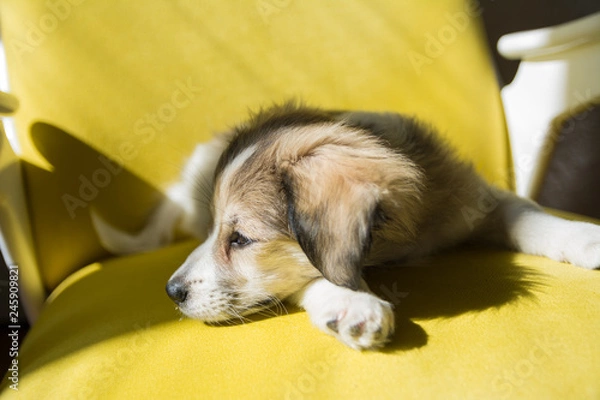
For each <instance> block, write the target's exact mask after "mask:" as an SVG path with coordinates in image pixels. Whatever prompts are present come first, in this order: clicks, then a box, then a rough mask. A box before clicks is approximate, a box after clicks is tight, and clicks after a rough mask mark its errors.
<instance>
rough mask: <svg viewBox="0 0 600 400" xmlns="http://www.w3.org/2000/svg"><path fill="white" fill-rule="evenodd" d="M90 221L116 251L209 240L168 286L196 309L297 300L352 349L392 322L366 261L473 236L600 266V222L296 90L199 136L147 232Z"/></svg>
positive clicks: (246, 309)
mask: <svg viewBox="0 0 600 400" xmlns="http://www.w3.org/2000/svg"><path fill="white" fill-rule="evenodd" d="M203 184H206V185H205V186H208V187H209V188H210V190H211V192H210V195H209V197H210V199H211V200H210V212H209V211H208V210H207V208H206V204H205V202H203V201H202V200H201V199H200V197H201V196H200V192H199V190H198V187H199V185H203ZM482 193H486V194H488V195H489V198H488V199H487V200H489V204H491V205H492V206H491V207H490V206H486V207H485V211H486V212H484V211H482V210H481V209H482V207H481V206H480V205H481V201H482V199H481V196H482ZM93 221H94V224H95V226H96V229H97V230H98V233H99V236H100V238H101V240H102V242H103V244H104V245H105V247H106V248H107V249H109V250H111V251H113V252H115V253H129V252H134V251H143V250H148V249H151V248H155V247H158V246H161V245H164V244H166V243H168V242H170V241H171V240H172V237H173V232H174V230H175V229H176V228H179V229H181V230H183V231H185V232H187V233H188V234H190V235H192V236H195V237H198V238H200V239H202V240H204V239H205V240H204V241H203V243H202V244H201V245H200V246H199V247H198V248H196V249H195V250H194V251H193V252H192V253H191V254H190V255H189V257H188V258H187V260H186V261H185V262H184V263H183V265H182V266H181V267H180V268H179V269H178V270H177V271H176V272H175V273H174V274H173V276H172V277H171V278H170V280H169V281H168V283H167V288H166V289H167V293H168V295H169V297H170V298H171V299H172V300H173V301H174V302H175V303H176V304H177V306H178V307H179V309H180V310H181V312H182V313H183V314H185V315H186V316H188V317H190V318H196V319H200V320H203V321H207V322H218V321H226V320H231V319H238V318H240V319H242V318H243V317H244V316H246V315H248V314H251V313H254V312H256V311H259V310H263V309H265V308H268V307H271V306H273V305H274V304H276V303H278V302H280V301H282V300H287V301H290V302H292V303H295V304H298V305H300V306H301V307H303V308H304V309H305V310H306V311H307V312H308V314H309V316H310V318H311V320H312V322H313V323H314V325H316V326H317V327H318V328H319V329H321V330H322V331H324V332H325V333H328V334H330V335H333V336H335V337H337V338H338V339H339V340H341V341H342V342H343V343H345V344H346V345H348V346H350V347H352V348H354V349H372V348H377V347H380V346H382V345H384V344H385V343H386V341H387V340H388V339H389V337H390V335H392V333H393V331H394V314H393V312H392V306H391V305H390V304H389V303H388V302H386V301H384V300H382V299H380V298H378V297H377V296H375V295H374V294H372V293H371V292H370V291H369V289H368V287H367V285H366V284H365V282H364V281H363V280H362V279H361V270H362V269H363V268H364V267H366V266H371V265H377V264H383V263H390V262H395V263H398V262H401V261H404V260H407V259H412V258H416V257H421V256H424V255H427V254H431V253H434V252H437V251H439V250H442V249H444V248H448V247H451V246H454V245H457V244H459V243H461V242H465V241H473V240H475V241H483V242H489V243H494V244H496V245H502V246H505V247H506V248H510V249H514V250H517V251H521V252H525V253H529V254H535V255H542V256H546V257H549V258H552V259H554V260H558V261H566V262H570V263H572V264H575V265H578V266H581V267H584V268H588V269H592V268H596V267H598V266H599V265H600V226H596V225H593V224H589V223H583V222H572V221H567V220H563V219H560V218H558V217H554V216H551V215H548V214H546V213H545V212H544V211H542V209H540V207H539V206H537V205H536V204H534V203H533V202H531V201H529V200H525V199H522V198H519V197H516V196H515V195H513V194H512V193H509V192H507V191H502V190H500V189H497V188H495V187H492V186H490V185H488V184H486V183H485V182H484V181H483V179H482V178H481V177H480V176H479V175H477V173H476V172H475V171H474V169H473V168H472V167H471V166H470V165H469V164H467V163H465V162H463V161H461V160H459V159H458V157H457V156H456V155H455V153H454V152H453V151H452V150H451V149H450V147H449V146H448V145H447V144H445V143H443V141H442V140H441V139H440V138H438V137H437V136H436V134H435V133H434V131H433V130H432V129H431V128H430V127H428V126H427V125H424V124H423V123H421V122H419V121H417V120H415V119H413V118H408V117H405V116H402V115H398V114H392V113H382V114H378V113H367V112H342V111H325V110H320V109H315V108H308V107H304V106H299V105H297V104H295V103H287V104H284V105H281V106H275V107H272V108H270V109H267V110H264V111H261V112H259V113H257V114H256V115H253V116H252V117H251V118H250V120H249V121H248V122H247V123H245V124H242V125H240V126H238V127H236V128H234V129H233V130H232V131H231V132H229V133H227V134H224V135H221V136H219V137H217V138H216V139H214V140H213V141H212V142H210V143H208V144H205V145H201V146H198V148H197V149H196V150H195V152H194V154H193V155H192V157H191V159H190V161H189V162H188V164H187V166H186V167H185V170H184V172H183V180H182V181H181V182H180V183H178V184H176V185H174V186H173V187H172V188H171V189H170V190H169V192H168V200H167V201H166V202H164V203H163V204H161V205H160V206H159V207H158V208H157V210H156V211H155V213H154V214H153V215H152V217H151V218H150V220H149V222H148V224H147V226H146V227H145V228H144V229H143V230H142V231H141V232H140V233H138V234H137V235H128V234H126V233H123V232H119V231H117V230H116V229H114V228H112V227H110V226H109V225H107V224H106V223H105V222H103V221H102V220H101V219H100V218H98V217H97V216H93Z"/></svg>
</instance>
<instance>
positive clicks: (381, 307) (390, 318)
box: [311, 289, 394, 350]
mask: <svg viewBox="0 0 600 400" xmlns="http://www.w3.org/2000/svg"><path fill="white" fill-rule="evenodd" d="M330 300H332V301H330V302H328V303H326V304H323V305H322V308H321V309H320V310H319V312H317V313H316V314H313V315H311V318H312V320H313V323H314V324H315V325H316V326H317V327H319V328H320V329H321V330H323V331H325V332H326V333H328V334H330V335H333V336H335V337H337V338H338V339H339V340H341V341H342V342H343V343H345V344H346V345H348V346H350V347H352V348H353V349H357V350H362V349H374V348H378V347H382V346H383V345H384V344H385V343H386V342H387V341H388V340H389V338H390V336H391V335H392V334H393V333H394V313H393V311H392V305H391V304H390V303H388V302H386V301H383V300H381V299H379V298H377V297H376V296H374V295H372V294H370V293H365V292H354V291H352V290H349V289H345V292H344V293H342V294H341V295H340V296H336V298H333V299H330Z"/></svg>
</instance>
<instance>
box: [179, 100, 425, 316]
mask: <svg viewBox="0 0 600 400" xmlns="http://www.w3.org/2000/svg"><path fill="white" fill-rule="evenodd" d="M417 177H418V171H417V170H416V168H415V167H414V166H413V165H412V164H411V163H410V162H408V161H407V160H405V159H404V158H403V157H402V156H401V155H399V154H397V153H395V152H393V151H391V150H390V149H388V148H386V146H384V145H383V144H382V143H381V142H380V141H379V140H378V139H377V138H375V137H373V136H372V135H369V134H367V133H366V132H364V131H363V130H361V129H359V128H356V127H351V126H347V125H345V124H344V123H343V122H340V121H339V120H338V119H337V118H336V114H333V113H326V112H322V111H319V110H313V109H305V108H297V107H295V106H293V105H286V106H283V107H277V108H274V109H271V110H269V111H267V112H263V113H260V114H258V115H257V116H255V117H254V118H253V119H252V120H251V121H250V123H248V124H247V125H243V126H241V127H239V128H237V132H236V135H235V136H234V138H233V139H232V141H231V143H230V144H229V146H228V148H227V149H226V150H225V152H224V153H223V154H222V156H221V159H220V161H219V163H218V165H217V168H216V171H215V187H214V194H213V199H212V214H213V225H212V228H211V231H210V233H209V236H208V239H207V240H206V241H205V242H204V243H203V244H202V245H201V246H199V247H198V248H197V249H196V250H195V251H194V252H193V253H192V254H191V255H190V256H189V257H188V259H187V260H186V261H185V263H184V264H183V265H182V266H181V267H180V268H179V269H178V270H177V271H176V272H175V274H174V275H173V276H172V277H171V279H170V280H169V283H168V284H167V292H168V294H169V296H170V297H171V298H172V299H173V300H174V301H175V302H176V303H177V304H178V305H179V308H180V310H181V311H182V312H183V313H184V314H185V315H187V316H189V317H192V318H197V319H201V320H204V321H221V320H228V319H232V318H238V317H240V316H243V315H247V314H250V313H252V312H255V311H258V310H260V309H262V308H265V307H268V306H269V305H271V304H272V303H273V302H275V301H278V300H282V299H285V298H286V297H288V296H290V295H291V294H293V293H295V292H297V291H299V290H301V289H302V288H303V287H304V286H306V285H307V284H308V283H309V282H311V281H312V280H314V279H317V278H319V277H323V276H324V277H325V278H327V279H329V280H330V281H332V282H333V283H335V284H338V285H342V286H346V287H349V288H352V289H358V288H359V285H360V278H361V272H360V270H361V266H362V263H363V260H364V257H365V255H366V253H367V252H368V251H369V248H370V244H371V241H372V239H373V235H375V234H377V233H378V232H380V231H382V230H383V229H384V225H388V224H389V222H390V220H391V219H390V218H393V219H394V220H395V223H393V224H390V225H389V226H390V227H394V229H395V230H397V231H404V232H405V233H407V234H409V233H410V231H411V230H412V229H413V228H414V227H413V226H412V225H411V222H410V220H409V219H407V218H396V217H397V215H396V214H395V213H396V210H397V208H398V207H397V205H398V204H397V202H398V198H397V197H398V195H399V194H401V193H402V194H406V193H410V195H406V196H404V197H405V198H406V202H410V201H417V200H416V198H417V197H418V196H415V195H414V194H415V193H416V192H417V189H416V184H415V181H416V180H417ZM411 199H412V200H411Z"/></svg>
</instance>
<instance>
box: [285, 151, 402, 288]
mask: <svg viewBox="0 0 600 400" xmlns="http://www.w3.org/2000/svg"><path fill="white" fill-rule="evenodd" d="M364 151H368V149H359V150H358V152H364ZM355 153H356V152H355V151H353V149H352V148H350V147H348V146H336V145H325V146H321V147H319V148H318V149H313V150H312V151H311V152H310V154H309V155H306V156H304V157H300V158H298V159H297V160H296V161H286V162H284V163H283V166H282V179H283V187H284V191H285V193H286V196H287V202H288V204H287V207H288V220H289V226H290V228H291V231H292V233H293V234H294V235H295V237H296V239H297V240H298V243H299V244H300V246H301V247H302V250H303V251H304V253H305V254H306V255H307V257H308V259H309V260H310V262H311V263H312V264H313V265H314V266H315V267H316V268H317V269H319V271H321V273H322V274H323V276H324V277H325V278H326V279H328V280H329V281H331V282H333V283H334V284H336V285H339V286H345V287H348V288H350V289H353V290H357V289H359V287H360V282H361V267H362V263H363V261H364V258H365V255H366V254H367V252H368V250H369V247H370V244H371V235H372V230H373V227H374V224H376V223H377V222H378V219H380V218H381V212H380V211H381V209H380V201H381V199H382V193H383V192H384V191H385V188H383V187H382V185H385V183H383V182H382V181H381V179H379V181H378V178H377V176H378V174H379V172H378V171H375V170H373V168H376V169H379V168H381V167H383V168H390V165H389V164H388V163H386V162H385V160H382V159H378V158H379V157H377V154H370V155H371V156H373V157H372V159H369V158H367V159H365V158H364V157H361V156H364V154H362V155H361V154H355ZM374 159H378V161H379V162H380V163H381V162H382V165H377V164H378V163H377V162H373V160H374Z"/></svg>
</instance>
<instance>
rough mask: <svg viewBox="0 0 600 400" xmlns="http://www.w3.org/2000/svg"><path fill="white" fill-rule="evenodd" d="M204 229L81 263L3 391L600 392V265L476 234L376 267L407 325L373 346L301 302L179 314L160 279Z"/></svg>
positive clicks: (186, 394) (167, 394)
mask: <svg viewBox="0 0 600 400" xmlns="http://www.w3.org/2000/svg"><path fill="white" fill-rule="evenodd" d="M194 245H195V243H191V242H188V243H182V244H179V245H175V246H172V247H169V248H165V249H161V250H158V251H156V252H152V253H148V254H142V255H135V256H130V257H123V258H118V259H113V260H110V261H106V262H99V263H95V264H92V265H90V266H88V267H86V268H84V269H83V270H81V271H79V272H78V273H76V274H75V275H73V276H71V277H70V278H69V279H68V280H67V281H66V282H64V283H63V284H62V285H61V286H59V287H58V288H57V289H56V291H55V292H54V293H53V294H52V296H51V297H50V299H49V301H48V304H47V306H46V308H45V310H44V312H43V313H42V316H41V318H40V320H39V321H38V323H37V324H36V325H35V326H34V328H33V330H32V331H31V332H30V334H29V336H28V337H27V338H26V340H25V343H24V344H23V346H22V348H21V357H20V359H19V368H20V369H19V378H20V380H19V392H13V391H12V390H11V389H10V388H7V387H6V386H5V388H4V391H3V392H2V394H1V395H0V398H2V399H3V400H4V399H13V398H14V399H38V398H55V399H78V398H84V399H87V398H98V399H106V398H115V399H117V398H118V399H143V398H156V399H158V398H165V399H167V398H201V399H242V398H256V399H286V398H290V399H303V398H322V399H331V398H344V399H346V398H347V399H370V398H389V399H392V398H394V399H397V398H414V399H417V398H418V399H422V398H454V399H504V398H522V399H567V398H570V399H593V398H598V397H599V396H600V381H599V380H598V379H597V378H598V376H600V340H598V339H600V333H599V332H600V318H598V317H599V316H600V301H599V300H600V273H599V272H598V271H586V270H582V269H580V268H576V267H573V266H570V265H566V264H560V263H557V262H553V261H549V260H547V259H544V258H539V257H533V256H525V255H516V254H512V253H508V252H503V251H491V250H487V249H478V248H465V249H460V250H456V251H454V252H450V253H448V254H445V255H440V256H436V257H432V258H430V259H427V260H424V261H422V262H420V263H418V264H416V265H412V266H408V267H404V268H397V269H377V270H371V272H370V273H369V274H368V279H367V280H368V281H369V283H370V285H371V287H372V288H373V289H374V290H375V291H377V292H379V293H380V294H381V295H382V296H384V297H386V298H387V299H388V300H390V301H392V302H393V303H395V307H396V317H397V320H398V323H397V334H396V336H395V338H394V340H393V342H392V343H391V344H390V345H389V346H388V347H387V348H386V349H384V350H383V351H382V352H362V353H361V352H357V351H355V350H352V349H349V348H347V347H345V346H344V345H343V344H341V343H339V342H338V341H337V340H336V339H334V338H332V337H330V336H327V335H325V334H323V333H321V332H320V331H318V330H317V329H316V328H314V327H312V325H311V324H310V321H309V319H308V317H307V315H306V313H305V312H300V311H298V310H295V309H289V310H288V312H289V313H288V314H283V315H282V316H278V317H271V316H270V315H268V313H267V315H265V316H264V317H261V316H258V317H255V318H251V320H252V321H251V322H248V323H246V324H238V325H234V326H207V325H204V324H203V323H201V322H199V321H194V320H189V319H184V320H180V316H179V314H178V312H177V311H176V310H175V307H174V305H173V303H171V301H170V300H169V298H168V297H167V296H166V294H165V293H164V286H165V282H166V280H167V278H168V276H169V275H170V274H171V272H172V271H173V270H174V269H175V268H176V267H177V265H178V264H179V263H180V262H181V261H182V260H183V259H184V258H185V256H186V255H187V254H188V253H189V251H190V250H191V249H192V248H193V246H194ZM7 383H10V382H7V381H6V380H5V385H6V384H7Z"/></svg>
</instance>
